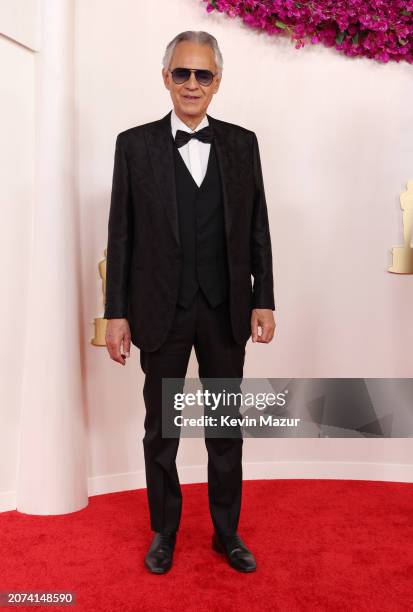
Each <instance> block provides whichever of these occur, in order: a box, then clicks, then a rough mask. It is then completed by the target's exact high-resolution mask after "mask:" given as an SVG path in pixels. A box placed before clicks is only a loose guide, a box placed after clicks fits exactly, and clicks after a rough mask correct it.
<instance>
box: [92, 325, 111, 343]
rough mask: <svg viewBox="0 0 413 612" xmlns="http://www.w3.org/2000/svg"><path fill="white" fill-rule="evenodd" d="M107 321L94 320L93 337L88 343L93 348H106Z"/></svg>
mask: <svg viewBox="0 0 413 612" xmlns="http://www.w3.org/2000/svg"><path fill="white" fill-rule="evenodd" d="M107 323H108V320H107V319H100V318H99V319H94V325H95V335H94V337H93V338H92V340H91V341H90V342H91V344H93V345H94V346H106V340H105V337H106V326H107Z"/></svg>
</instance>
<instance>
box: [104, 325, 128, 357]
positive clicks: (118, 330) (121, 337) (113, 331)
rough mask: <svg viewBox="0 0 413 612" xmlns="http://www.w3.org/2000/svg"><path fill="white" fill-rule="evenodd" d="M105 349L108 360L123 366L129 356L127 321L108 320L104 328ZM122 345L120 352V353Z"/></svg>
mask: <svg viewBox="0 0 413 612" xmlns="http://www.w3.org/2000/svg"><path fill="white" fill-rule="evenodd" d="M105 340H106V347H107V349H108V351H109V355H110V358H111V359H113V361H117V362H118V363H121V364H122V365H125V363H126V359H125V357H129V356H130V344H131V333H130V329H129V323H128V320H127V319H109V320H108V323H107V326H106V337H105ZM121 344H122V347H123V348H122V352H121Z"/></svg>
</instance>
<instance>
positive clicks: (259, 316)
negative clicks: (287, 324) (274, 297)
mask: <svg viewBox="0 0 413 612" xmlns="http://www.w3.org/2000/svg"><path fill="white" fill-rule="evenodd" d="M275 325H276V324H275V321H274V315H273V311H272V310H271V309H270V308H254V309H253V310H252V314H251V337H252V341H253V342H257V341H258V342H271V340H272V339H273V337H274V332H275ZM258 326H260V327H261V332H262V333H261V335H260V336H259V335H258Z"/></svg>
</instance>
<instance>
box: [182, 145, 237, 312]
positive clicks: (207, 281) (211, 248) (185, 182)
mask: <svg viewBox="0 0 413 612" xmlns="http://www.w3.org/2000/svg"><path fill="white" fill-rule="evenodd" d="M174 160H175V179H176V197H177V204H178V220H179V233H180V240H181V249H182V256H183V261H182V275H181V280H180V287H179V294H178V304H180V305H181V306H184V307H185V308H187V307H188V306H189V305H190V304H191V302H192V300H193V298H194V296H195V294H196V293H197V291H198V289H199V288H201V290H202V291H203V293H204V295H205V297H206V298H207V300H208V302H209V304H210V305H211V306H212V307H213V308H215V306H218V304H220V303H221V302H223V301H224V300H226V299H227V298H228V293H229V274H228V264H227V251H226V239H225V226H224V209H223V201H222V184H221V177H220V172H219V167H218V163H217V157H216V152H215V147H214V143H213V142H212V143H211V148H210V152H209V158H208V167H207V171H206V174H205V177H204V180H203V181H202V183H201V185H200V187H198V185H197V183H196V182H195V180H194V179H193V177H192V175H191V173H190V172H189V170H188V168H187V166H186V164H185V162H184V160H183V159H182V156H181V154H180V152H179V149H178V147H177V146H176V145H174Z"/></svg>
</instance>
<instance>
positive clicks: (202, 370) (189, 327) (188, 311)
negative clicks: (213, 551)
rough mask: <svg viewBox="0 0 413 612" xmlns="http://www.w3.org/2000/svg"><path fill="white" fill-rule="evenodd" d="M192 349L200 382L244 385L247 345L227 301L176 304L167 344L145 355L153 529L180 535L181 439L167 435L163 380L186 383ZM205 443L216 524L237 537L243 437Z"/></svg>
mask: <svg viewBox="0 0 413 612" xmlns="http://www.w3.org/2000/svg"><path fill="white" fill-rule="evenodd" d="M192 346H194V348H195V354H196V357H197V360H198V366H199V368H198V372H199V379H200V380H201V382H202V378H232V379H234V380H236V379H239V384H241V382H242V377H243V369H244V359H245V344H244V345H239V344H237V343H236V342H235V341H234V339H233V336H232V330H231V323H230V318H229V303H228V301H225V302H223V303H221V304H219V305H218V306H216V307H215V308H211V306H210V305H209V303H208V301H207V299H206V297H205V296H204V294H203V292H202V290H199V291H198V293H197V294H196V296H195V298H194V300H193V302H192V304H191V305H190V306H189V307H188V308H183V307H181V306H179V305H177V306H176V312H175V316H174V320H173V324H172V327H171V330H170V332H169V334H168V336H167V339H166V341H165V343H164V344H163V345H162V346H161V347H160V348H159V349H158V350H156V351H152V352H147V351H141V352H140V362H141V367H142V370H143V372H144V373H145V383H144V389H143V396H144V401H145V407H146V416H145V423H144V427H145V435H144V438H143V448H144V457H145V472H146V484H147V496H148V503H149V511H150V523H151V529H152V530H153V531H159V532H172V531H176V530H177V529H178V527H179V523H180V518H181V512H182V493H181V487H180V483H179V478H178V472H177V469H176V463H175V459H176V455H177V451H178V446H179V437H176V438H163V437H162V378H163V377H165V378H182V379H183V381H184V379H185V376H186V372H187V367H188V362H189V358H190V355H191V350H192ZM238 388H239V387H238ZM181 390H182V389H181ZM205 445H206V448H207V452H208V499H209V509H210V514H211V519H212V523H213V526H214V528H215V530H216V531H217V532H218V533H220V534H224V535H230V534H234V533H235V532H236V531H237V526H238V521H239V516H240V510H241V495H242V445H243V439H242V436H238V438H236V437H232V438H224V437H215V438H213V437H207V436H205Z"/></svg>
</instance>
